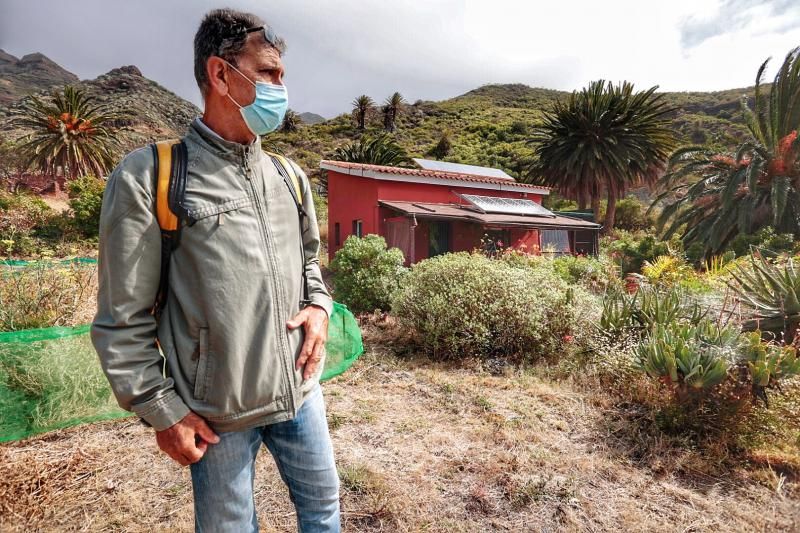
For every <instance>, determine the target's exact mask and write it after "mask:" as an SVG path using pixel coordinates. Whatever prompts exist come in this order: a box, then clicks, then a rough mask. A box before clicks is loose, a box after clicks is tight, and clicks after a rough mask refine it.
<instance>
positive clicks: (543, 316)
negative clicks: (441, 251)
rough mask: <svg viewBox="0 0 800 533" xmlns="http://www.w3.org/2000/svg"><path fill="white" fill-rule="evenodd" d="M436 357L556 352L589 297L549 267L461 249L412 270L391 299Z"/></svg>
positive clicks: (585, 309) (587, 306) (589, 304)
mask: <svg viewBox="0 0 800 533" xmlns="http://www.w3.org/2000/svg"><path fill="white" fill-rule="evenodd" d="M393 309H394V312H395V315H396V316H397V318H398V319H399V320H400V322H401V323H403V324H404V325H406V326H408V327H409V328H411V329H412V330H413V331H414V332H416V334H417V338H418V341H419V342H420V344H421V347H422V348H423V349H424V350H426V351H427V352H428V353H430V354H432V355H434V356H435V357H441V358H452V359H456V358H462V357H468V356H479V357H491V356H506V357H511V358H518V359H520V358H531V357H534V356H541V355H549V354H554V353H557V352H558V350H559V349H560V348H561V347H562V346H563V343H564V339H565V338H566V337H567V336H569V335H571V334H572V333H573V332H574V330H575V328H576V326H577V325H578V322H579V321H580V319H581V318H583V317H582V316H581V315H582V314H584V313H587V312H591V311H592V310H593V309H592V301H591V299H590V297H589V296H588V295H587V294H586V293H585V292H584V291H583V290H582V289H580V288H578V287H569V286H568V284H567V283H566V282H565V281H564V280H563V279H561V278H560V277H558V276H557V275H556V274H555V273H554V272H553V269H552V267H551V266H550V265H548V264H547V263H546V262H543V263H534V262H530V263H528V264H523V263H518V264H511V263H510V262H508V261H504V260H497V259H490V258H487V257H485V256H484V255H482V254H478V253H475V254H469V253H466V252H461V253H456V254H445V255H442V256H437V257H434V258H431V259H426V260H424V261H421V262H420V263H418V264H416V265H414V266H413V267H412V269H411V273H410V274H409V275H408V277H407V278H406V280H405V282H404V284H403V287H402V289H401V290H400V291H399V292H398V293H397V297H396V298H395V300H394V302H393Z"/></svg>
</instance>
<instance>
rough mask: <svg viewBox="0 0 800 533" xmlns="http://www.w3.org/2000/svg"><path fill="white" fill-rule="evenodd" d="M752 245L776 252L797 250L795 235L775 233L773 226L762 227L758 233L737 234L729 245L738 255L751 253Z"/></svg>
mask: <svg viewBox="0 0 800 533" xmlns="http://www.w3.org/2000/svg"><path fill="white" fill-rule="evenodd" d="M751 247H755V248H760V249H762V250H766V251H769V252H773V253H775V254H781V253H787V252H792V251H794V250H795V248H796V247H795V241H794V235H792V234H791V233H775V230H774V229H773V228H772V227H771V226H767V227H765V228H761V229H760V230H758V231H757V232H756V233H751V234H744V233H740V234H739V235H737V236H736V237H735V238H734V239H733V240H732V241H731V243H730V245H729V246H728V249H729V250H731V251H733V252H734V253H735V254H736V256H737V257H742V256H745V255H749V254H750V250H751Z"/></svg>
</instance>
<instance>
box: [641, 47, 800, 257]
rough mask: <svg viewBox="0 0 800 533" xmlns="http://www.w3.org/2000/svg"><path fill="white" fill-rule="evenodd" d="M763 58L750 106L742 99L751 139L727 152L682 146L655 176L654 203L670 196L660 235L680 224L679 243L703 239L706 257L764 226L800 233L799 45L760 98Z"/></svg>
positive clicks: (784, 231)
mask: <svg viewBox="0 0 800 533" xmlns="http://www.w3.org/2000/svg"><path fill="white" fill-rule="evenodd" d="M768 63H769V59H767V61H764V63H763V64H762V65H761V68H759V69H758V73H757V75H756V87H755V97H754V101H753V108H752V109H751V108H750V106H749V105H748V103H747V100H746V99H744V100H743V101H742V110H743V112H744V116H745V119H746V122H747V129H748V130H749V132H750V138H749V139H747V140H745V141H744V142H743V143H742V144H741V145H740V146H739V147H738V149H737V150H736V152H735V153H731V154H719V153H715V152H713V151H711V150H708V149H706V148H704V147H702V146H688V147H684V148H682V149H680V150H678V151H676V152H675V153H674V154H673V155H672V157H671V158H670V161H669V167H668V172H667V173H666V174H665V175H664V176H663V178H661V180H659V187H660V190H661V191H662V192H661V194H660V195H659V196H658V197H657V198H656V200H655V201H654V202H653V206H655V205H656V204H663V203H664V202H665V201H671V203H670V204H669V205H667V206H666V207H665V208H664V209H663V211H662V212H661V214H660V215H659V217H658V222H659V226H660V227H661V228H662V229H663V230H664V235H665V236H671V235H673V234H674V233H676V232H677V231H679V230H680V229H681V228H683V227H685V228H686V229H685V233H684V234H683V237H682V239H683V242H684V244H685V245H686V246H689V245H691V244H693V243H698V244H699V245H702V247H703V250H704V253H705V255H706V256H707V257H709V256H712V255H716V254H718V253H719V252H721V251H723V250H724V249H725V248H726V246H727V245H728V244H729V243H730V241H731V240H732V239H733V238H734V237H736V236H737V235H739V234H740V233H751V232H755V231H757V230H759V229H761V228H763V227H765V226H770V225H771V226H773V227H774V229H775V230H776V231H778V232H780V233H793V234H794V235H795V237H800V157H799V156H800V139H798V130H799V129H800V48H795V49H793V50H791V51H790V52H789V53H788V54H787V56H786V59H785V60H784V62H783V65H782V67H781V69H780V70H779V71H778V73H777V74H776V75H775V79H774V81H773V84H772V88H771V90H770V93H769V97H766V96H765V95H764V94H763V91H762V86H761V85H762V82H763V76H764V71H765V69H766V67H767V64H768ZM651 209H652V206H651Z"/></svg>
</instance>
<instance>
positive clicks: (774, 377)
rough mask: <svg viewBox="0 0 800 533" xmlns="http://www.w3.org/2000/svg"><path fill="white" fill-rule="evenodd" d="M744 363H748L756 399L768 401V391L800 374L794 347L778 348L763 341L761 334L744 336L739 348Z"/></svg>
mask: <svg viewBox="0 0 800 533" xmlns="http://www.w3.org/2000/svg"><path fill="white" fill-rule="evenodd" d="M739 350H740V354H741V358H742V360H743V362H746V363H747V368H748V369H749V371H750V377H751V379H752V381H753V392H754V394H755V396H756V397H758V398H761V399H762V400H764V402H765V403H768V401H767V395H766V389H767V388H768V387H772V386H775V385H776V384H777V383H778V382H779V381H781V380H783V379H785V378H788V377H791V376H796V375H798V374H800V357H798V355H797V349H796V348H795V347H794V346H777V345H775V344H770V343H765V342H762V341H761V332H760V331H753V332H750V333H745V334H744V335H742V341H741V344H740V347H739Z"/></svg>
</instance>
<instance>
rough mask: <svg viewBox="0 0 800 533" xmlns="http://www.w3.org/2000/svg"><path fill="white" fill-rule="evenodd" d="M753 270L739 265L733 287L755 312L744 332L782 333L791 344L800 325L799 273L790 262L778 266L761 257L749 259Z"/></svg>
mask: <svg viewBox="0 0 800 533" xmlns="http://www.w3.org/2000/svg"><path fill="white" fill-rule="evenodd" d="M750 263H751V268H744V267H742V266H738V267H737V268H736V269H735V270H734V271H733V272H731V276H732V277H733V278H734V280H735V281H736V283H732V284H731V288H732V289H733V290H734V292H735V293H736V294H737V295H738V296H739V298H740V299H741V300H742V301H743V302H744V303H745V304H746V305H747V306H749V307H750V308H752V310H753V312H754V317H753V319H751V320H749V321H747V322H746V323H745V324H744V328H745V330H754V329H761V330H765V331H770V332H777V333H783V334H784V335H785V340H786V341H787V342H791V341H792V339H793V338H794V334H795V330H796V329H797V325H798V324H799V323H800V273H799V272H798V271H797V270H796V269H795V266H794V262H793V261H792V260H791V259H789V260H788V261H787V262H786V264H785V265H783V266H782V267H779V266H777V265H775V264H773V263H770V262H769V261H767V259H765V258H764V257H762V256H761V255H758V256H756V255H752V256H751V257H750Z"/></svg>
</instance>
